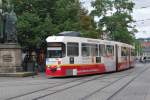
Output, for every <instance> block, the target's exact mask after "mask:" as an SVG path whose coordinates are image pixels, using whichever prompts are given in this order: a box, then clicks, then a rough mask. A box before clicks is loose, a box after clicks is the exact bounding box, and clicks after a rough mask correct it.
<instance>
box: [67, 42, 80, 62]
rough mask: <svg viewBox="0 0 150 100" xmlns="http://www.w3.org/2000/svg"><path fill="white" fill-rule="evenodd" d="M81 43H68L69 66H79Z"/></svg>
mask: <svg viewBox="0 0 150 100" xmlns="http://www.w3.org/2000/svg"><path fill="white" fill-rule="evenodd" d="M78 56H79V43H76V42H68V43H67V57H68V61H69V64H77V63H78V62H79V61H78V60H79V59H78Z"/></svg>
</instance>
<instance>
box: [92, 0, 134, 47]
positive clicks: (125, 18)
mask: <svg viewBox="0 0 150 100" xmlns="http://www.w3.org/2000/svg"><path fill="white" fill-rule="evenodd" d="M133 6H134V3H133V2H132V1H131V0H104V1H103V0H96V1H95V2H93V7H95V10H93V11H92V12H91V15H93V16H99V17H100V20H99V21H98V29H99V30H100V32H101V33H105V34H107V35H108V36H109V38H110V39H111V40H115V41H121V42H125V43H129V44H131V43H132V42H133V39H134V34H133V33H134V32H135V31H136V29H135V27H133V26H131V25H130V23H132V22H133V19H132V16H131V12H132V10H133ZM112 10H113V11H112ZM110 12H111V13H110Z"/></svg>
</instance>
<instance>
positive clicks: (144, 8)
mask: <svg viewBox="0 0 150 100" xmlns="http://www.w3.org/2000/svg"><path fill="white" fill-rule="evenodd" d="M91 1H93V0H81V2H82V4H83V6H84V7H85V8H87V9H88V10H89V11H91V10H92V9H93V8H92V7H91V6H90V2H91ZM133 2H134V3H135V6H134V10H133V13H132V16H133V19H134V20H135V21H136V22H135V23H134V24H135V25H136V29H137V30H138V33H135V37H136V38H150V0H133Z"/></svg>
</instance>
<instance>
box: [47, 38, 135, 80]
mask: <svg viewBox="0 0 150 100" xmlns="http://www.w3.org/2000/svg"><path fill="white" fill-rule="evenodd" d="M46 41H47V57H46V76H47V77H64V76H81V75H89V74H100V73H106V72H115V71H121V70H125V69H129V68H131V67H134V47H133V46H132V45H129V44H125V43H121V42H115V41H108V40H100V39H91V38H83V37H73V36H49V37H48V38H47V39H46Z"/></svg>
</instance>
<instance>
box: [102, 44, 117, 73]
mask: <svg viewBox="0 0 150 100" xmlns="http://www.w3.org/2000/svg"><path fill="white" fill-rule="evenodd" d="M114 51H115V48H114V45H106V56H105V57H104V64H105V66H106V71H107V72H110V71H115V70H116V58H115V54H116V53H115V52H114Z"/></svg>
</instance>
